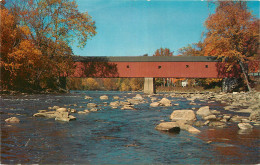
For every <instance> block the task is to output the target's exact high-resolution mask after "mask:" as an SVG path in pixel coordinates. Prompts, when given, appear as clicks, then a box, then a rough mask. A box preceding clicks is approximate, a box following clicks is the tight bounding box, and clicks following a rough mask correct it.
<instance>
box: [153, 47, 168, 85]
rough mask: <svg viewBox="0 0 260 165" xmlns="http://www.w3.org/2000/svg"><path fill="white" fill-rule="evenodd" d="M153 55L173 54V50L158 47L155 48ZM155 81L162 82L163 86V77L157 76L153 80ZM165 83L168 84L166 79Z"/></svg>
mask: <svg viewBox="0 0 260 165" xmlns="http://www.w3.org/2000/svg"><path fill="white" fill-rule="evenodd" d="M153 56H173V52H171V51H170V49H169V48H160V49H157V50H156V51H155V52H154V54H153ZM155 81H156V82H157V83H159V82H163V86H165V82H166V80H165V78H163V79H161V78H158V79H156V80H155ZM167 85H168V81H167Z"/></svg>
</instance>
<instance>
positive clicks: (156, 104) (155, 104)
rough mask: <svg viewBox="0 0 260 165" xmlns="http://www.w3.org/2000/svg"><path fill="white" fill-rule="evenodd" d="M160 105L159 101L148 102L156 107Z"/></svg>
mask: <svg viewBox="0 0 260 165" xmlns="http://www.w3.org/2000/svg"><path fill="white" fill-rule="evenodd" d="M159 105H160V103H159V102H153V103H151V104H150V106H151V107H158V106H159Z"/></svg>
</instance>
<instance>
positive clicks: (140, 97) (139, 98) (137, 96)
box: [134, 94, 143, 100]
mask: <svg viewBox="0 0 260 165" xmlns="http://www.w3.org/2000/svg"><path fill="white" fill-rule="evenodd" d="M134 99H137V100H143V97H142V96H141V95H140V94H137V95H136V96H135V97H134Z"/></svg>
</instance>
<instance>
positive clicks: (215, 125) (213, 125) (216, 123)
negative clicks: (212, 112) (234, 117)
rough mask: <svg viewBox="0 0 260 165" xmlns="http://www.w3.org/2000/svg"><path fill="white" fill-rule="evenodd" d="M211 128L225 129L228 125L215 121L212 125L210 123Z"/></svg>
mask: <svg viewBox="0 0 260 165" xmlns="http://www.w3.org/2000/svg"><path fill="white" fill-rule="evenodd" d="M209 126H210V127H219V128H224V127H226V126H227V124H226V123H224V122H220V121H214V122H210V123H209Z"/></svg>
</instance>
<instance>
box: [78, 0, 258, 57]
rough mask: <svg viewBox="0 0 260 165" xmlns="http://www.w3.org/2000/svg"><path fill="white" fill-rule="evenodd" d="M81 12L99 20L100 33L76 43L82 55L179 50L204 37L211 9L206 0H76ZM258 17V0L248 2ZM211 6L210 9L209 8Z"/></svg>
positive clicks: (136, 53)
mask: <svg viewBox="0 0 260 165" xmlns="http://www.w3.org/2000/svg"><path fill="white" fill-rule="evenodd" d="M76 1H77V3H78V7H79V10H80V11H81V12H85V11H87V12H88V13H89V15H91V16H92V18H93V20H94V21H96V27H97V29H96V30H97V35H96V36H94V37H93V38H92V39H90V40H88V42H87V45H86V47H85V48H83V49H80V48H77V47H76V45H75V46H73V52H74V54H75V55H81V56H140V55H144V54H148V55H149V56H152V55H153V53H154V52H155V50H156V49H158V48H161V47H162V48H169V49H170V50H171V51H174V55H177V54H178V49H179V48H181V47H184V46H187V45H188V44H192V43H196V42H198V41H200V40H201V33H202V32H203V31H205V28H204V26H203V24H204V22H205V20H206V19H207V17H208V14H209V11H211V12H213V11H214V9H213V7H210V8H208V3H207V2H206V1H181V0H179V1H176V0H175V1H173V0H161V1H159V0H157V1H155V0H76ZM248 6H249V9H250V10H251V11H252V12H253V14H254V15H256V16H257V17H258V18H259V2H258V1H250V2H248ZM209 9H211V10H209Z"/></svg>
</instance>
